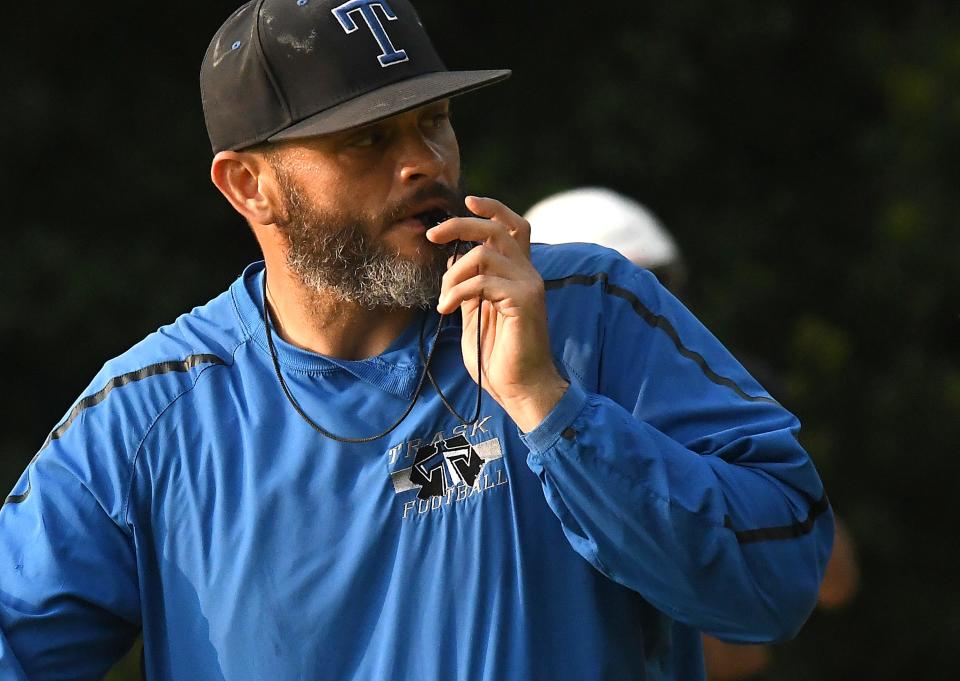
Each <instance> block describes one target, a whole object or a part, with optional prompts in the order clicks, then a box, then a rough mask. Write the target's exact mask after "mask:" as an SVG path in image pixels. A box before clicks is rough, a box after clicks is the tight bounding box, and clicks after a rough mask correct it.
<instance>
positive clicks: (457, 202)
mask: <svg viewBox="0 0 960 681" xmlns="http://www.w3.org/2000/svg"><path fill="white" fill-rule="evenodd" d="M465 199H466V193H465V192H464V190H463V187H458V188H457V189H452V188H450V187H448V186H447V185H445V184H440V183H439V182H435V183H433V184H431V185H428V186H425V187H421V188H420V189H418V190H417V191H415V192H414V193H413V194H412V195H411V196H409V197H407V198H406V199H403V200H402V201H398V202H396V203H394V204H393V205H390V206H387V207H386V208H385V210H384V227H388V226H389V225H392V224H393V223H394V222H397V221H399V220H401V219H402V218H404V217H405V216H407V215H409V214H410V213H411V211H413V210H414V208H415V207H416V206H419V205H421V204H423V203H426V202H427V201H434V200H439V201H440V202H441V203H442V206H443V209H444V210H445V211H446V212H447V213H449V214H450V216H451V217H467V216H469V215H470V211H468V210H467V207H466V205H464V200H465Z"/></svg>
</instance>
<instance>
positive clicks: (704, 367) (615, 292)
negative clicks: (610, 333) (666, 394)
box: [543, 272, 779, 404]
mask: <svg viewBox="0 0 960 681" xmlns="http://www.w3.org/2000/svg"><path fill="white" fill-rule="evenodd" d="M598 282H599V283H602V284H603V292H604V293H607V294H609V295H612V296H616V297H617V298H622V299H623V300H625V301H627V302H628V303H630V306H631V307H632V308H633V311H634V312H636V313H637V315H638V316H639V317H640V318H641V319H643V321H645V322H646V323H647V324H649V325H650V326H652V327H653V328H655V329H660V330H661V331H663V332H664V333H665V334H667V336H669V337H670V340H671V341H673V344H674V345H675V346H676V348H677V352H679V353H680V354H681V355H682V356H683V357H686V358H687V359H689V360H692V361H693V362H694V363H695V364H696V365H697V366H698V367H700V370H701V371H702V372H703V374H704V375H705V376H706V377H707V378H708V379H709V380H710V381H711V382H713V383H716V384H717V385H721V386H724V387H725V388H729V389H730V390H732V391H733V392H734V393H736V394H737V396H738V397H740V398H742V399H744V400H746V401H748V402H767V403H770V404H779V403H778V402H777V401H776V400H775V399H773V398H771V397H765V396H763V395H750V394H748V393H747V392H745V391H744V390H743V389H742V388H741V387H740V386H738V385H737V384H736V383H734V382H733V381H732V380H731V379H729V378H727V377H726V376H721V375H720V374H718V373H717V372H716V371H714V370H713V369H712V368H711V367H710V365H709V364H707V360H706V359H705V358H704V356H703V355H701V354H700V353H698V352H695V351H693V350H691V349H690V348H688V347H686V346H685V345H684V344H683V341H682V340H681V339H680V334H679V333H677V330H676V328H675V327H674V326H673V324H671V323H670V320H669V319H667V318H666V317H664V316H663V315H658V314H654V313H653V312H652V311H651V310H650V308H648V307H647V306H646V305H644V304H643V303H642V302H641V301H640V299H639V298H638V297H637V296H636V295H635V294H634V293H633V292H632V291H629V290H627V289H625V288H622V287H620V286H616V285H614V284H611V283H610V281H609V278H608V276H607V274H606V273H604V272H600V273H597V274H574V275H572V276H569V277H564V278H563V279H550V280H547V281H544V282H543V285H544V288H545V289H546V290H547V291H552V290H555V289H561V288H565V287H567V286H593V285H594V284H596V283H598Z"/></svg>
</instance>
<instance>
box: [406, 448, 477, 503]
mask: <svg viewBox="0 0 960 681" xmlns="http://www.w3.org/2000/svg"><path fill="white" fill-rule="evenodd" d="M483 464H484V461H483V459H481V458H480V455H479V454H478V453H477V452H476V451H475V450H474V448H473V446H472V445H471V444H470V443H469V442H468V441H467V438H466V437H464V436H463V435H457V436H456V437H452V438H450V439H448V440H442V441H440V442H437V443H436V444H429V445H426V446H424V447H420V449H418V450H417V456H416V457H415V458H414V460H413V468H411V469H410V482H412V483H413V484H414V485H419V486H420V491H419V492H417V497H419V498H420V499H429V498H430V497H442V496H444V495H445V494H446V493H447V490H448V489H450V488H451V487H456V486H457V485H458V484H460V483H461V482H462V483H463V484H464V485H466V486H467V487H473V485H474V483H476V481H477V477H479V475H480V471H481V470H483Z"/></svg>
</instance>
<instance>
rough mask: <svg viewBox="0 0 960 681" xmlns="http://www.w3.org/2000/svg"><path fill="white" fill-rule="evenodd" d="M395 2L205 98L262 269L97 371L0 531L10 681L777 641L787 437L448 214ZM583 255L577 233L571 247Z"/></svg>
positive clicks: (796, 580) (562, 255)
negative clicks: (118, 665)
mask: <svg viewBox="0 0 960 681" xmlns="http://www.w3.org/2000/svg"><path fill="white" fill-rule="evenodd" d="M507 75H508V72H506V71H471V72H451V71H447V70H446V68H445V67H444V66H443V63H442V62H441V61H440V59H439V57H438V56H437V55H436V53H435V52H434V50H433V47H432V45H431V44H430V41H429V38H428V37H427V35H426V33H425V31H424V29H423V26H422V25H421V23H420V20H419V19H418V17H417V15H416V13H415V11H414V9H413V8H412V7H411V6H410V5H409V4H408V3H407V2H406V0H390V1H389V2H387V1H385V0H380V1H376V2H374V1H372V0H349V1H348V2H342V3H341V1H340V0H332V1H331V0H297V1H296V2H294V1H292V0H256V1H254V2H250V3H248V4H246V5H244V6H243V7H241V8H240V9H239V10H238V11H237V12H236V13H234V15H233V16H231V17H230V18H229V19H228V20H227V21H226V23H225V24H224V25H223V26H222V27H221V29H220V30H219V31H218V33H217V34H216V36H215V37H214V39H213V42H212V43H211V45H210V48H209V50H208V52H207V54H206V57H205V59H204V62H203V66H202V69H201V86H202V94H203V104H204V112H205V116H206V123H207V129H208V132H209V134H210V139H211V142H212V145H213V150H214V154H215V156H214V159H213V164H212V170H211V176H212V179H213V182H214V184H215V185H216V186H217V187H218V188H219V190H220V191H221V192H222V193H223V195H224V196H225V197H226V199H227V200H228V201H229V202H230V204H231V205H232V206H233V207H234V208H235V209H236V210H237V212H238V213H239V214H240V215H241V216H243V218H244V219H245V220H246V221H247V222H248V223H249V225H250V226H251V228H252V229H253V232H254V234H255V236H256V238H257V241H258V243H259V244H260V247H261V248H262V250H263V256H264V260H263V262H259V263H255V264H253V265H251V266H250V267H248V268H247V270H246V271H245V272H244V273H243V274H242V276H241V277H240V278H239V279H238V280H237V281H236V282H234V283H233V284H232V285H231V286H230V288H229V290H228V291H227V292H225V293H224V294H223V295H221V296H219V297H218V298H216V299H214V300H213V301H211V302H210V303H208V304H207V305H205V306H203V307H200V308H197V309H195V310H193V311H192V312H190V313H189V314H186V315H184V316H182V317H180V318H179V319H178V320H177V321H176V322H174V323H173V324H171V325H169V326H166V327H163V328H161V329H160V330H159V331H158V332H157V333H155V334H152V335H151V336H149V337H147V338H146V339H145V340H144V341H143V342H141V343H140V344H138V345H136V346H135V347H134V348H132V349H131V350H130V351H128V352H127V353H125V354H123V355H122V356H120V357H118V358H116V359H114V360H112V361H110V362H108V363H107V364H106V366H105V367H104V369H103V371H102V372H101V373H100V374H99V375H98V376H97V377H96V378H95V379H94V380H93V382H92V383H91V386H90V388H89V389H88V390H87V391H85V392H84V394H83V395H82V396H81V398H80V399H79V400H78V401H77V402H76V403H75V404H74V405H73V407H72V408H71V409H70V410H69V412H68V414H67V416H66V417H65V418H64V420H63V421H62V422H61V423H60V424H59V425H58V426H57V427H56V428H55V429H54V430H53V432H52V433H51V434H50V437H49V438H48V440H47V442H46V443H45V444H44V446H43V447H42V448H41V450H40V452H39V454H38V455H37V457H36V458H35V459H34V461H33V462H32V463H31V464H30V466H29V468H28V470H27V472H26V473H25V474H24V477H23V478H22V479H21V480H20V482H19V483H18V485H17V487H16V489H15V490H14V491H13V494H12V495H11V496H10V497H9V498H8V499H7V503H6V504H5V506H4V508H3V510H2V512H0V625H2V636H0V670H2V672H3V674H2V676H3V678H4V679H11V680H17V681H22V680H26V679H31V680H37V679H61V678H71V679H97V678H100V677H101V676H102V674H103V673H104V671H105V670H106V669H107V668H108V667H109V665H110V664H111V663H112V662H113V661H114V660H115V659H116V658H117V657H118V656H119V655H121V654H122V653H123V652H124V651H125V650H126V649H127V648H128V647H129V645H130V642H131V641H132V640H133V638H134V637H135V636H136V635H137V634H138V633H140V632H142V634H143V638H144V651H145V655H144V663H145V668H146V676H147V678H149V679H151V681H153V680H162V679H204V680H216V679H224V680H230V681H235V680H236V681H245V680H247V679H251V680H252V679H291V680H292V679H331V680H337V681H343V680H350V679H356V680H365V679H370V680H373V679H376V680H381V679H390V680H392V681H405V680H411V681H412V680H414V679H416V680H417V681H424V680H436V681H439V680H440V679H463V680H467V679H469V680H475V679H489V680H498V681H503V680H513V679H516V680H521V679H523V680H527V679H545V680H546V679H550V680H558V679H559V680H566V679H570V680H574V679H575V680H576V681H590V680H598V681H599V680H600V679H701V678H703V662H702V652H701V649H700V642H699V641H700V635H699V632H698V630H700V629H702V630H705V631H708V632H710V633H712V634H714V635H716V636H720V637H723V638H726V639H729V640H737V641H768V640H773V639H779V638H783V637H787V636H791V635H792V634H793V633H795V632H796V630H797V629H798V628H799V627H800V625H801V624H802V623H803V621H804V619H805V618H806V616H807V615H808V614H809V612H810V610H811V609H812V607H813V605H814V602H815V600H816V594H817V586H818V584H819V582H820V578H821V575H822V570H823V565H824V563H825V562H826V559H827V556H828V553H829V550H830V542H831V538H832V528H833V525H832V515H831V513H830V509H829V504H828V503H827V500H826V496H825V495H824V493H823V489H822V486H821V483H820V480H819V478H818V476H817V474H816V471H815V470H814V467H813V465H812V464H811V462H810V460H809V457H807V455H806V454H805V452H804V451H803V449H802V448H801V447H800V446H799V444H798V443H797V440H796V432H797V429H798V423H797V421H796V419H795V418H794V417H793V416H792V415H791V414H790V413H789V412H787V411H786V410H784V409H783V408H782V407H781V406H780V405H779V404H778V403H777V402H776V401H775V400H774V399H773V398H772V397H770V395H769V394H767V393H766V391H764V389H763V388H762V387H761V386H760V385H758V384H757V383H756V381H754V380H753V379H752V378H751V377H750V376H749V375H748V374H747V373H746V372H745V371H744V370H743V368H742V367H741V366H740V365H739V364H738V363H737V362H736V361H735V360H734V359H733V358H732V357H731V356H730V355H729V353H727V352H726V351H725V350H724V349H723V347H722V346H721V345H720V344H719V343H718V342H717V341H716V340H715V339H714V338H713V337H712V336H711V335H710V334H709V333H708V332H707V331H706V330H705V329H704V328H703V327H702V326H701V325H700V324H699V323H698V322H697V321H696V320H695V319H694V318H693V317H692V316H691V315H690V313H689V312H687V311H686V310H685V309H684V308H683V307H682V306H681V305H680V304H679V303H678V302H677V301H676V300H675V299H674V298H672V297H671V296H670V295H669V294H668V293H666V292H665V291H664V290H663V289H662V288H661V287H660V286H659V285H658V284H657V283H656V280H655V279H654V278H653V277H652V276H651V275H650V274H649V273H647V272H645V271H643V270H640V269H639V268H637V267H635V266H634V265H632V264H631V263H629V262H628V261H626V260H625V259H623V258H621V257H619V256H617V255H616V254H614V253H613V252H611V251H607V250H604V249H600V248H597V247H593V246H587V245H570V246H557V247H541V246H535V247H533V248H531V245H530V230H529V225H528V224H527V222H526V221H525V220H523V219H522V218H521V217H520V216H518V215H517V214H516V213H515V212H514V211H512V210H511V209H510V208H508V207H507V206H505V205H503V204H502V203H500V202H498V201H496V200H494V199H490V198H480V197H475V196H468V197H463V196H462V194H461V193H460V191H459V189H458V187H459V185H460V179H461V178H460V156H459V148H458V145H457V139H456V136H455V134H454V131H453V128H452V126H451V123H450V113H449V106H450V104H449V100H450V98H451V97H453V96H456V95H460V94H463V93H465V92H468V91H470V90H473V89H476V88H478V87H481V86H484V85H489V84H492V83H495V82H497V81H499V80H502V79H503V78H505V77H506V76H507ZM583 228H584V230H585V233H589V230H590V228H591V225H589V224H584V225H583Z"/></svg>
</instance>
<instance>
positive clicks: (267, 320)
mask: <svg viewBox="0 0 960 681" xmlns="http://www.w3.org/2000/svg"><path fill="white" fill-rule="evenodd" d="M460 246H461V242H460V241H458V242H457V243H456V245H455V246H454V251H453V261H454V262H456V261H457V259H458V258H459V257H460ZM478 302H479V306H478V307H477V408H476V413H475V414H474V417H473V420H472V421H469V422H468V421H466V420H465V419H464V418H463V417H462V416H460V414H458V413H457V411H456V410H455V409H454V408H453V407H452V406H451V404H450V402H449V401H448V400H447V397H446V395H444V394H443V392H442V391H441V390H440V386H439V385H437V381H436V380H435V379H434V377H433V374H432V373H431V372H430V363H431V362H432V361H433V353H434V352H436V349H437V344H438V341H439V340H440V332H441V331H442V330H443V322H444V321H445V320H446V317H447V316H446V315H440V320H439V321H438V322H437V330H436V332H435V333H434V334H433V345H432V346H431V347H430V353H429V354H427V355H426V357H424V351H423V331H424V329H425V328H426V325H427V315H426V314H424V315H423V319H422V321H421V323H420V333H419V350H420V360H421V361H422V362H423V371H422V372H421V373H420V379H419V380H418V381H417V388H416V390H415V391H414V393H413V398H411V400H410V404H409V405H407V408H406V409H405V410H404V412H403V414H402V415H401V416H400V418H399V419H397V421H396V422H395V423H394V424H393V425H392V426H390V427H389V428H387V429H386V430H385V431H383V432H382V433H379V434H377V435H370V436H367V437H343V436H341V435H337V434H335V433H331V432H330V431H329V430H327V429H326V428H324V427H323V426H321V425H320V424H319V423H317V422H316V421H314V420H313V419H312V418H310V416H309V415H308V414H307V412H306V411H305V410H304V409H303V407H302V406H300V403H299V402H297V399H296V398H295V397H294V396H293V393H292V392H290V388H289V387H288V386H287V382H286V381H285V380H284V378H283V372H281V371H280V358H279V357H278V356H277V349H276V347H275V346H274V344H273V333H272V331H271V326H272V324H273V318H272V315H271V314H270V305H269V304H268V303H267V273H266V271H264V273H263V327H264V330H265V331H266V335H267V346H268V347H269V349H270V358H271V359H272V360H273V368H274V371H276V374H277V380H278V381H279V382H280V388H281V389H282V390H283V394H284V395H285V396H286V398H287V401H288V402H289V403H290V405H291V406H292V407H293V408H294V409H295V410H296V412H297V413H298V414H299V415H300V417H301V418H302V419H303V420H304V421H306V422H307V424H309V425H310V427H311V428H313V429H314V430H315V431H317V432H318V433H320V434H321V435H323V436H324V437H326V438H329V439H331V440H335V441H337V442H343V443H345V444H363V443H366V442H373V441H375V440H379V439H380V438H382V437H384V436H386V435H389V434H390V433H392V432H393V431H394V430H396V429H397V426H399V425H400V424H401V423H403V421H404V420H405V419H406V418H407V417H408V416H409V415H410V412H411V411H413V407H414V405H416V403H417V400H418V399H419V398H420V394H421V393H422V392H423V386H424V383H425V381H426V379H427V377H429V378H430V384H431V385H433V387H434V388H435V389H436V391H437V394H438V395H439V396H440V400H441V401H442V402H443V404H444V406H446V408H447V410H448V411H449V412H450V413H451V414H453V415H454V416H455V417H456V418H457V420H458V421H460V423H462V424H463V425H467V426H472V425H474V424H475V423H477V422H478V421H479V420H480V402H481V400H482V397H483V386H482V376H483V368H482V366H481V357H480V351H481V347H482V346H481V340H482V338H481V322H482V321H483V318H482V313H483V298H482V297H481V298H480V300H479V301H478Z"/></svg>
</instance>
